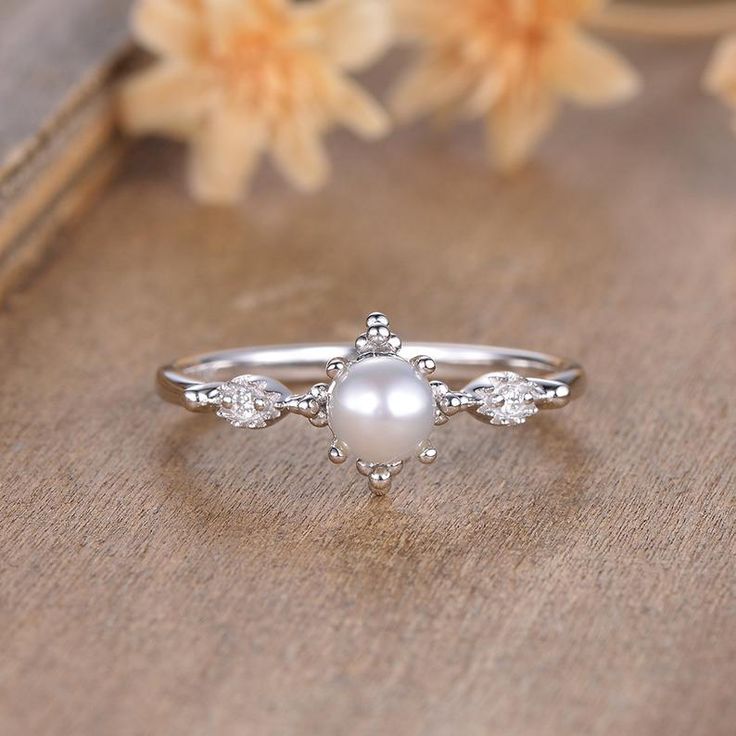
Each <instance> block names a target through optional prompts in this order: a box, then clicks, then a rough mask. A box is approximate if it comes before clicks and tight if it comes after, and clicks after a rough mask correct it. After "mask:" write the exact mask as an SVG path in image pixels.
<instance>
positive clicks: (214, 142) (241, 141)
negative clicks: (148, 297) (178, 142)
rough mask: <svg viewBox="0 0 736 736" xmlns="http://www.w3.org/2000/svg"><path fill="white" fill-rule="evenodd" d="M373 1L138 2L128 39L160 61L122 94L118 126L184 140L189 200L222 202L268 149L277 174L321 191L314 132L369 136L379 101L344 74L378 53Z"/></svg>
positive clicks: (322, 170)
mask: <svg viewBox="0 0 736 736" xmlns="http://www.w3.org/2000/svg"><path fill="white" fill-rule="evenodd" d="M388 16H389V13H388V9H387V7H386V5H385V4H384V1H383V0H320V2H313V3H307V4H303V5H296V4H294V3H292V2H290V0H139V2H138V3H137V5H136V7H135V10H134V13H133V21H132V23H133V28H134V31H135V35H136V37H137V38H138V40H139V41H140V42H141V43H142V44H143V45H144V46H145V47H146V48H148V49H149V50H150V51H152V52H153V53H155V54H156V55H157V56H158V57H159V60H158V61H157V62H156V63H155V64H154V65H153V67H151V68H150V69H148V70H145V71H143V72H142V73H140V74H138V75H137V76H135V77H133V78H132V79H130V80H129V81H128V82H127V83H126V84H125V85H124V87H123V90H122V93H121V112H122V120H123V126H124V127H125V128H126V129H127V130H128V131H131V132H133V133H161V134H164V135H168V136H172V137H176V138H179V139H182V140H185V141H188V142H189V143H190V145H191V157H190V167H189V174H190V176H189V178H190V184H191V188H192V191H193V193H194V195H195V196H196V197H198V198H200V199H202V200H205V201H209V202H220V203H228V202H232V201H234V200H235V199H237V197H238V196H239V195H240V193H241V191H242V190H243V188H244V187H245V185H246V183H247V181H248V179H249V178H250V175H251V173H252V171H253V169H254V167H255V165H256V163H257V162H258V160H259V158H260V154H261V153H263V152H265V151H268V152H270V153H271V155H272V156H273V159H274V161H275V163H276V165H277V166H278V168H279V169H280V170H281V171H282V173H283V174H284V176H285V177H286V178H287V179H289V180H290V181H291V182H292V183H293V184H294V185H295V186H297V187H299V188H300V189H304V190H312V189H315V188H317V187H319V186H320V185H321V184H323V183H324V181H325V180H326V178H327V174H328V170H329V165H328V162H327V158H326V156H325V153H324V150H323V148H322V142H321V137H322V135H323V134H324V133H325V132H326V131H327V130H328V129H329V128H330V127H332V126H333V125H335V124H342V125H345V126H347V127H349V128H351V129H352V130H354V131H355V132H356V133H358V134H360V135H362V136H364V137H366V138H373V137H378V136H381V135H383V134H384V133H385V132H386V131H387V129H388V122H387V119H386V115H385V113H384V112H383V110H382V108H381V107H380V106H379V105H378V104H377V103H376V102H375V101H374V100H373V99H372V98H371V97H370V96H369V95H368V94H367V93H366V92H364V91H363V90H362V89H361V88H360V87H359V86H358V85H357V84H356V83H355V82H354V81H352V80H351V79H350V78H349V77H348V76H347V75H346V74H345V70H353V69H359V68H361V67H363V66H365V65H367V64H368V63H370V62H371V61H373V60H374V59H376V58H377V57H378V56H379V55H380V54H381V53H382V52H383V50H384V49H385V48H386V46H387V44H388V42H389V37H390V29H389V17H388Z"/></svg>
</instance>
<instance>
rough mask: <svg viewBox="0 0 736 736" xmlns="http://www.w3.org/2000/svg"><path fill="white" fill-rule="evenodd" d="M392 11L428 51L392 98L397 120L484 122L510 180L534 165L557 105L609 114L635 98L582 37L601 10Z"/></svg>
mask: <svg viewBox="0 0 736 736" xmlns="http://www.w3.org/2000/svg"><path fill="white" fill-rule="evenodd" d="M395 2H396V6H397V17H398V19H399V23H400V27H402V28H403V29H404V31H405V32H406V34H407V36H408V38H409V39H410V40H413V41H414V42H415V43H417V44H418V45H419V46H420V47H421V48H422V51H421V55H420V58H419V60H418V61H417V63H416V65H415V66H414V67H413V68H412V69H410V71H409V73H408V74H407V75H406V76H405V77H404V78H403V80H401V81H400V83H399V85H398V86H397V88H396V89H395V91H394V95H393V107H394V110H395V112H396V114H397V116H398V117H400V118H402V119H409V118H412V117H415V116H417V115H421V114H424V113H427V112H429V111H432V110H443V111H450V112H452V113H454V114H456V115H459V116H461V117H467V118H476V117H485V118H486V120H487V129H488V138H489V144H490V147H491V148H492V150H493V151H494V153H495V159H496V163H497V164H498V166H499V168H501V169H503V170H510V169H514V168H516V167H517V166H518V165H520V164H521V163H522V162H523V161H524V160H525V159H526V158H527V157H528V155H529V153H530V152H531V150H532V149H533V148H534V146H535V145H536V144H537V142H538V141H539V140H540V138H541V137H542V135H543V134H544V133H545V131H546V130H547V129H548V127H549V126H550V125H551V123H552V120H553V118H554V116H555V114H556V111H557V108H558V104H559V99H560V98H566V99H568V100H571V101H573V102H576V103H578V104H580V105H588V106H596V105H607V104H612V103H616V102H621V101H623V100H625V99H627V98H629V97H630V96H632V95H633V94H634V93H635V92H636V91H637V90H638V87H639V81H638V76H637V74H636V72H635V71H634V70H633V68H632V67H631V66H630V65H629V64H628V63H627V62H626V61H624V59H622V58H621V57H620V56H619V55H618V54H617V53H615V52H614V51H613V50H612V49H610V48H609V47H608V46H606V45H604V44H602V43H600V42H599V41H596V40H595V39H593V38H592V37H591V36H589V35H587V34H586V33H584V32H583V31H582V30H581V29H580V27H579V26H580V23H581V21H582V20H583V19H584V18H585V17H586V16H587V15H588V14H589V13H591V12H592V11H593V10H595V9H597V8H598V6H599V5H600V4H601V3H600V2H598V0H395Z"/></svg>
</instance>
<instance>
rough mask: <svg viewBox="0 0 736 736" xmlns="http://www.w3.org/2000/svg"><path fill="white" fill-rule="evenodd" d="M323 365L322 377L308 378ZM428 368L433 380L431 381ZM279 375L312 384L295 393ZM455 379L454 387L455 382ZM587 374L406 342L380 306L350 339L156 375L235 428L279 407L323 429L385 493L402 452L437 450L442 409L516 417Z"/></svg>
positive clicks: (515, 355)
mask: <svg viewBox="0 0 736 736" xmlns="http://www.w3.org/2000/svg"><path fill="white" fill-rule="evenodd" d="M430 356H431V357H430ZM323 371H326V373H327V377H328V378H329V379H330V383H313V382H314V381H317V380H318V379H319V376H320V373H322V372H323ZM516 371H523V374H520V373H517V372H516ZM432 374H436V376H437V377H439V378H440V379H441V380H429V376H431V375H432ZM233 376H234V377H233ZM282 381H286V382H289V383H291V384H292V385H294V386H295V387H296V386H299V387H300V388H302V387H308V388H306V390H304V391H302V392H294V391H292V390H291V389H289V388H287V386H286V385H284V383H282ZM460 382H465V385H464V386H462V388H458V387H457V386H455V387H454V388H453V386H454V385H455V384H457V383H460ZM312 383H313V385H311V386H310V384H312ZM584 383H585V376H584V372H583V369H582V368H581V366H580V365H578V364H577V363H575V362H574V361H571V360H567V359H565V358H559V357H556V356H554V355H547V354H545V353H537V352H531V351H527V350H515V349H512V348H502V347H492V346H484V345H463V344H454V343H431V342H430V343H405V344H403V345H402V343H401V340H400V339H399V338H398V336H397V335H395V334H394V333H393V332H392V331H391V328H390V325H389V321H388V319H387V318H386V316H385V315H383V314H381V313H380V312H374V313H372V314H370V315H369V316H368V318H367V320H366V331H365V332H364V333H363V334H361V335H360V336H359V337H358V338H357V340H356V341H355V344H354V345H346V344H329V345H320V344H297V345H278V346H264V347H251V348H238V349H235V350H224V351H221V352H215V353H207V354H202V355H196V356H192V357H188V358H182V359H180V360H177V361H175V362H174V363H171V364H170V365H165V366H163V367H161V368H160V369H159V370H158V373H157V388H158V392H159V394H160V396H161V397H162V398H163V399H165V400H166V401H170V402H172V403H174V404H179V405H181V406H184V407H185V408H186V409H188V410H189V411H195V412H204V411H211V412H216V413H217V415H218V416H220V417H222V418H224V419H226V420H227V421H229V422H230V423H231V424H232V425H233V426H236V427H244V428H249V429H262V428H264V427H268V426H270V425H272V424H274V423H275V422H277V421H279V420H280V419H282V418H283V417H285V416H286V415H287V414H297V415H301V416H304V417H306V418H307V419H308V420H309V422H310V423H311V424H312V425H314V426H317V427H329V428H330V429H331V430H332V435H333V439H332V444H331V446H330V449H329V453H328V456H329V459H330V460H331V461H332V462H334V463H342V462H344V461H345V460H346V459H347V457H348V454H349V453H351V452H352V453H354V454H355V455H357V463H356V464H357V468H358V471H359V472H360V473H361V474H363V475H365V476H367V477H368V481H369V485H370V487H371V489H372V490H373V491H374V492H375V493H378V494H383V493H386V492H387V491H388V489H389V488H390V486H391V479H392V477H393V476H395V475H396V474H397V473H398V472H399V471H400V470H401V468H402V466H403V462H404V461H405V460H406V459H407V458H408V457H410V456H412V455H416V456H417V457H418V458H419V460H420V461H421V462H423V463H431V462H433V461H434V460H435V458H436V457H437V451H436V449H435V448H434V446H433V445H432V444H431V442H430V439H429V435H430V432H431V430H432V428H433V427H434V426H437V425H441V424H445V423H447V422H448V421H449V419H450V417H452V416H454V415H456V414H459V413H469V414H470V415H471V416H473V417H474V418H476V419H478V420H480V421H483V422H485V423H487V424H492V425H498V426H512V425H517V424H523V423H524V422H525V421H526V420H527V419H528V418H529V417H530V416H533V415H534V414H536V413H537V411H538V410H540V409H558V408H561V407H563V406H565V405H566V404H567V403H568V402H569V401H570V400H571V399H574V398H577V397H578V396H579V395H580V394H582V392H583V389H584Z"/></svg>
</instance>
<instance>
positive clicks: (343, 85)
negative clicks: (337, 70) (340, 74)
mask: <svg viewBox="0 0 736 736" xmlns="http://www.w3.org/2000/svg"><path fill="white" fill-rule="evenodd" d="M334 85H335V93H334V102H333V106H332V107H333V110H332V112H333V115H334V116H335V120H337V122H339V123H342V124H343V125H345V126H346V127H347V128H350V129H351V130H352V131H354V132H355V133H357V134H358V135H361V136H363V137H364V138H380V137H381V136H384V135H386V133H387V132H388V130H389V128H390V127H391V124H390V122H389V119H388V115H386V113H385V112H384V110H383V108H382V107H381V106H380V105H379V104H378V102H376V100H374V99H373V97H371V96H370V95H369V94H368V93H367V92H365V91H364V90H363V89H362V88H361V87H360V86H359V85H358V84H356V83H355V82H353V81H351V80H350V79H346V78H336V79H335V80H334Z"/></svg>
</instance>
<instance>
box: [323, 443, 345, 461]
mask: <svg viewBox="0 0 736 736" xmlns="http://www.w3.org/2000/svg"><path fill="white" fill-rule="evenodd" d="M328 457H329V459H330V462H331V463H335V465H341V464H342V463H344V462H345V461H346V460H347V459H348V453H347V447H346V446H345V445H344V444H343V443H342V442H340V441H339V440H335V442H333V444H332V447H330V450H329V453H328Z"/></svg>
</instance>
